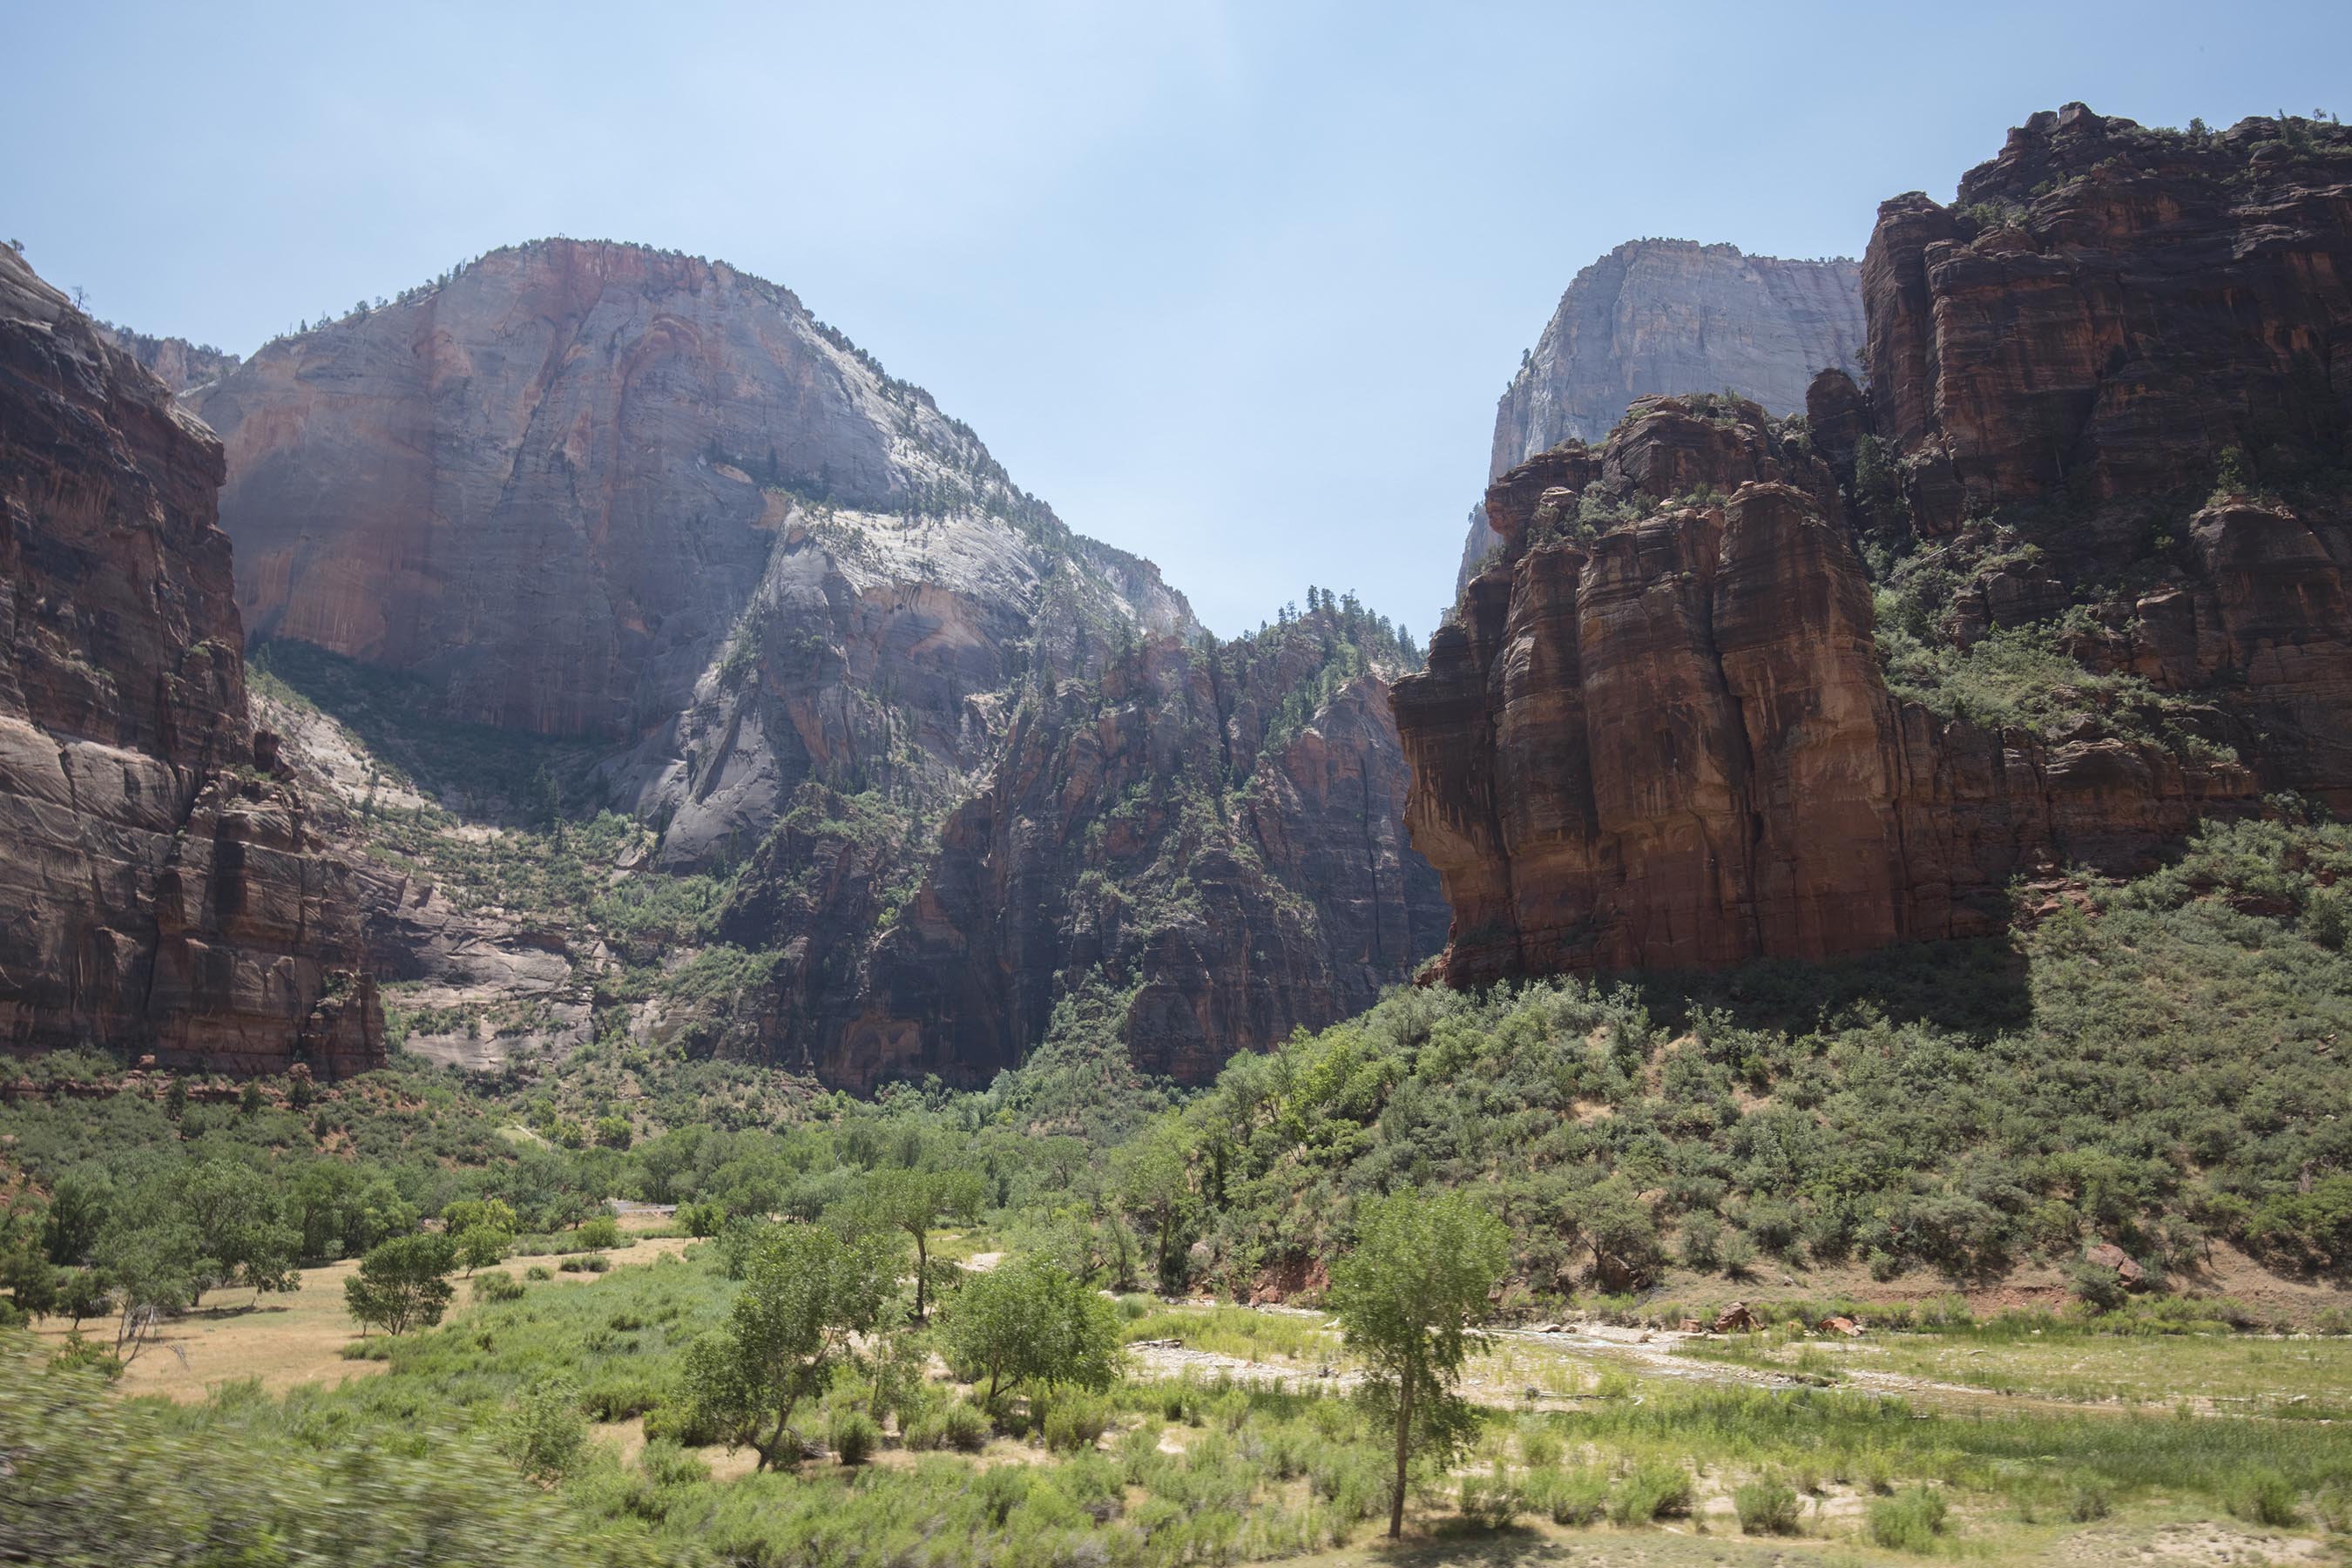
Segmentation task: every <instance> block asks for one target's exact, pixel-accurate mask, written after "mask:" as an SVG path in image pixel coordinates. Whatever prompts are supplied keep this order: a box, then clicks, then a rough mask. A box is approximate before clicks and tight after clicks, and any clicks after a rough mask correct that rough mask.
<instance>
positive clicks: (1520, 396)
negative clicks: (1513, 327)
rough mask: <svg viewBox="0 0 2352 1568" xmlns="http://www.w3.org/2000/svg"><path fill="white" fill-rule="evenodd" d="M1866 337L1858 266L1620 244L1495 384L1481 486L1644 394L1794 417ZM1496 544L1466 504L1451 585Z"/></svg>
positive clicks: (1591, 428)
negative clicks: (1817, 383) (1819, 377)
mask: <svg viewBox="0 0 2352 1568" xmlns="http://www.w3.org/2000/svg"><path fill="white" fill-rule="evenodd" d="M1863 331H1864V328H1863V312H1862V268H1861V267H1860V266H1859V265H1858V264H1857V263H1855V262H1853V261H1851V260H1847V259H1844V258H1838V259H1833V260H1826V261H1790V260H1783V259H1782V258H1779V257H1774V256H1748V255H1743V254H1742V253H1741V252H1740V250H1739V248H1738V247H1737V246H1731V245H1696V244H1693V243H1692V242H1691V241H1689V240H1686V239H1638V240H1632V241H1629V242H1628V243H1626V244H1624V245H1621V246H1619V247H1617V248H1616V249H1614V250H1612V251H1611V252H1610V253H1609V254H1608V255H1606V256H1604V257H1602V258H1601V259H1599V260H1598V261H1595V262H1594V263H1592V265H1591V266H1590V267H1587V268H1584V269H1583V270H1582V271H1580V272H1579V273H1578V274H1577V275H1576V277H1575V279H1574V280H1573V281H1571V282H1570V284H1569V286H1568V290H1567V292H1566V293H1564V294H1562V295H1561V296H1560V299H1559V306H1558V307H1557V308H1556V309H1554V310H1553V311H1552V314H1551V319H1550V320H1549V321H1546V322H1545V323H1544V329H1543V333H1542V335H1541V336H1539V337H1538V339H1537V340H1536V345H1535V347H1534V349H1533V350H1531V351H1530V352H1529V353H1528V355H1527V356H1526V358H1525V359H1524V360H1523V361H1522V362H1521V363H1520V365H1519V369H1518V374H1517V375H1515V376H1513V377H1512V378H1511V384H1510V385H1509V386H1508V387H1507V388H1506V389H1505V390H1504V393H1503V396H1502V399H1501V401H1500V402H1499V403H1498V404H1497V405H1496V409H1495V443H1494V456H1493V458H1492V461H1491V464H1490V466H1489V468H1488V469H1487V478H1489V479H1499V478H1501V477H1502V475H1503V474H1504V472H1505V471H1506V470H1507V469H1510V468H1517V466H1518V465H1519V464H1521V463H1524V462H1526V461H1527V460H1528V458H1532V457H1534V456H1535V455H1536V454H1537V453H1538V452H1548V451H1549V450H1550V449H1551V448H1552V447H1557V446H1559V444H1560V443H1561V442H1563V441H1586V442H1598V441H1599V440H1600V439H1601V437H1604V436H1606V435H1608V434H1609V431H1610V429H1611V427H1612V426H1614V425H1615V424H1616V423H1617V421H1618V420H1619V419H1621V418H1622V417H1623V416H1624V413H1625V410H1626V409H1628V408H1630V407H1632V406H1633V403H1634V402H1635V400H1636V399H1639V398H1643V397H1654V396H1662V395H1664V396H1673V395H1678V394H1684V393H1698V392H1705V393H1717V392H1728V393H1731V394H1733V395H1737V396H1740V397H1746V398H1750V399H1753V400H1754V401H1755V402H1757V403H1759V404H1761V405H1763V406H1764V407H1765V409H1766V410H1767V411H1769V412H1770V413H1772V414H1776V415H1789V414H1796V413H1800V412H1801V411H1802V410H1803V408H1804V406H1805V387H1806V384H1808V383H1809V382H1811V380H1812V377H1813V373H1814V372H1816V371H1820V370H1826V369H1828V368H1830V367H1832V366H1839V367H1844V366H1848V365H1851V364H1853V363H1856V362H1857V361H1858V359H1859V357H1860V355H1861V353H1862V344H1863ZM1501 544H1502V537H1501V536H1500V535H1499V534H1497V533H1496V532H1495V531H1494V530H1493V528H1492V527H1490V526H1489V525H1488V523H1487V521H1486V514H1485V510H1484V508H1483V507H1482V508H1479V509H1477V510H1473V511H1472V513H1471V516H1470V537H1469V540H1468V542H1467V543H1465V546H1464V547H1463V552H1462V567H1461V572H1460V574H1459V578H1458V580H1457V583H1456V587H1457V589H1458V588H1459V586H1460V584H1462V583H1466V582H1468V581H1469V579H1470V577H1471V575H1472V574H1474V573H1475V572H1476V571H1477V569H1478V566H1479V563H1481V562H1483V561H1484V560H1485V559H1486V556H1487V555H1489V554H1490V553H1492V552H1494V551H1495V550H1496V549H1497V548H1498V547H1500V545H1501Z"/></svg>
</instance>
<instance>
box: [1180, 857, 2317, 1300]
mask: <svg viewBox="0 0 2352 1568" xmlns="http://www.w3.org/2000/svg"><path fill="white" fill-rule="evenodd" d="M2347 874H2352V830H2347V828H2346V827H2344V826H2341V825H2339V824H2334V823H2310V822H2294V823H2287V822H2241V823H2234V824H2230V825H2227V826H2217V827H2213V828H2210V829H2208V830H2207V831H2205V832H2204V833H2203V834H2201V835H2200V836H2199V837H2197V839H2196V840H2195V841H2194V842H2193V843H2192V844H2191V845H2190V846H2189V847H2188V849H2187V851H2186V852H2185V853H2184V854H2183V855H2182V856H2181V857H2180V858H2179V860H2178V861H2177V862H2175V863H2174V864H2172V865H2169V866H2168V867H2167V868H2164V869H2162V870H2160V871H2157V872H2154V873H2151V874H2149V875H2147V876H2145V877H2142V878H2140V879H2136V880H2132V881H2127V882H2113V881H2106V880H2102V879H2095V878H2094V879H2086V880H2083V881H2079V882H2075V883H2072V884H2069V885H2068V886H2067V887H2066V888H2064V889H2050V890H2047V891H2045V892H2044V893H2041V894H2035V895H2032V906H2031V907H2032V909H2033V910H2037V911H2039V917H2038V921H2037V923H2034V924H2032V926H2031V928H2030V929H2027V930H2024V931H2020V932H2018V933H2017V934H2016V935H2015V936H2014V937H2013V938H2011V939H2002V940H1994V939H1988V940H1986V941H1983V942H1973V943H1966V944H1943V945H1937V946H1922V947H1906V948H1898V949H1895V950H1891V951H1890V952H1885V953H1882V954H1879V955H1877V956H1876V957H1874V958H1873V959H1871V960H1869V961H1866V962H1862V963H1852V964H1845V965H1831V966H1819V965H1810V964H1795V963H1780V964H1752V965H1748V966H1747V967H1744V968H1740V969H1736V970H1732V971H1728V972H1727V973H1723V974H1720V975H1717V976H1713V977H1692V976H1689V975H1681V976H1675V975H1663V974H1661V975H1651V976H1636V977H1633V978H1632V979H1629V980H1628V981H1626V982H1624V983H1621V984H1604V983H1600V982H1589V981H1580V980H1575V979H1556V980H1546V981H1536V982H1529V983H1528V984H1524V985H1519V986H1512V985H1498V986H1496V987H1494V988H1493V989H1492V990H1490V991H1488V992H1486V993H1483V994H1471V993H1464V992H1455V991H1451V990H1445V989H1440V988H1423V989H1418V990H1412V991H1407V992H1401V993H1399V994H1395V995H1392V996H1391V997H1389V998H1388V999H1386V1000H1384V1001H1383V1002H1382V1003H1381V1005H1379V1006H1378V1007H1376V1008H1374V1009H1372V1010H1371V1011H1370V1013H1368V1014H1366V1015H1365V1016H1362V1017H1360V1018H1358V1019H1354V1020H1350V1021H1349V1022H1348V1023H1346V1024H1342V1025H1339V1026H1335V1027H1333V1028H1330V1029H1328V1030H1325V1031H1323V1032H1322V1033H1320V1034H1318V1035H1316V1036H1314V1037H1309V1038H1303V1039H1300V1040H1298V1041H1296V1042H1294V1043H1292V1044H1290V1045H1287V1046H1286V1047H1282V1048H1281V1049H1280V1050H1278V1051H1276V1052H1275V1053H1273V1054H1271V1055H1269V1056H1266V1057H1263V1058H1256V1057H1253V1058H1240V1059H1237V1060H1235V1061H1234V1063H1232V1064H1231V1065H1230V1066H1228V1067H1227V1068H1226V1069H1225V1071H1224V1073H1223V1076H1222V1078H1221V1079H1219V1081H1218V1084H1217V1086H1216V1088H1215V1089H1214V1090H1213V1091H1212V1092H1211V1093H1210V1094H1209V1095H1208V1096H1206V1097H1205V1098H1204V1099H1202V1100H1198V1101H1196V1102H1194V1103H1193V1104H1192V1105H1190V1106H1188V1107H1186V1108H1184V1109H1182V1110H1181V1111H1175V1112H1170V1113H1168V1116H1167V1121H1166V1126H1165V1128H1164V1131H1163V1133H1162V1135H1164V1136H1168V1137H1171V1138H1174V1139H1176V1140H1177V1141H1178V1142H1179V1143H1180V1145H1181V1147H1182V1148H1183V1149H1184V1150H1185V1151H1186V1157H1187V1159H1188V1161H1189V1169H1190V1170H1191V1172H1192V1180H1193V1184H1194V1185H1193V1188H1192V1190H1193V1192H1194V1193H1195V1194H1196V1199H1195V1201H1196V1202H1197V1205H1198V1206H1197V1208H1196V1209H1195V1210H1194V1211H1193V1212H1194V1213H1195V1214H1196V1215H1197V1226H1198V1230H1197V1233H1196V1234H1197V1235H1198V1236H1199V1237H1201V1238H1202V1239H1203V1240H1205V1241H1206V1243H1207V1246H1206V1247H1202V1248H1200V1249H1197V1250H1198V1251H1200V1252H1202V1253H1205V1254H1207V1255H1208V1257H1209V1258H1210V1259H1212V1260H1213V1261H1210V1262H1208V1263H1207V1265H1206V1266H1207V1267H1212V1268H1215V1269H1216V1270H1218V1271H1219V1272H1220V1273H1221V1275H1223V1276H1224V1277H1228V1278H1235V1279H1252V1278H1255V1277H1257V1276H1258V1275H1259V1274H1260V1272H1261V1271H1263V1270H1265V1269H1267V1268H1269V1267H1271V1266H1276V1265H1284V1264H1290V1263H1295V1262H1296V1261H1297V1260H1299V1259H1303V1258H1321V1257H1328V1256H1329V1255H1330V1254H1331V1253H1332V1252H1333V1251H1334V1250H1335V1249H1337V1248H1339V1247H1344V1246H1345V1244H1346V1236H1347V1233H1346V1229H1345V1220H1344V1216H1345V1215H1347V1214H1348V1213H1349V1205H1350V1204H1351V1203H1352V1202H1353V1201H1354V1200H1356V1199H1357V1198H1360V1197H1361V1196H1363V1195H1364V1194H1373V1193H1379V1192H1383V1191H1387V1190H1390V1189H1392V1188H1396V1187H1401V1186H1415V1185H1423V1184H1441V1185H1465V1186H1472V1187H1475V1188H1477V1189H1479V1190H1480V1191H1483V1192H1486V1193H1489V1194H1492V1195H1493V1197H1494V1199H1495V1201H1496V1204H1497V1205H1499V1206H1500V1207H1501V1209H1502V1211H1503V1213H1504V1214H1505V1215H1507V1217H1508V1219H1509V1220H1510V1222H1511V1225H1512V1226H1513V1229H1514V1233H1515V1235H1516V1237H1517V1249H1518V1251H1517V1272H1518V1276H1519V1279H1520V1280H1521V1282H1522V1283H1523V1284H1524V1285H1525V1286H1526V1287H1527V1288H1528V1289H1529V1290H1531V1291H1533V1292H1536V1293H1537V1294H1538V1296H1540V1297H1555V1296H1557V1295H1559V1294H1561V1293H1565V1292H1567V1291H1569V1290H1570V1289H1593V1288H1599V1289H1604V1290H1611V1291H1625V1290H1634V1289H1643V1288H1645V1287H1647V1286H1650V1285H1652V1284H1653V1283H1654V1282H1656V1281H1657V1280H1659V1279H1661V1278H1662V1277H1663V1276H1664V1274H1665V1272H1666V1270H1667V1268H1668V1266H1669V1262H1670V1260H1672V1259H1674V1258H1680V1259H1681V1260H1683V1262H1684V1263H1685V1264H1686V1265H1687V1266H1689V1267H1692V1268H1696V1270H1698V1271H1699V1272H1701V1273H1707V1272H1714V1271H1717V1270H1720V1269H1725V1268H1730V1269H1733V1270H1735V1271H1736V1272H1748V1271H1767V1270H1769V1272H1771V1273H1773V1274H1778V1273H1780V1272H1781V1271H1783V1270H1789V1269H1794V1270H1799V1271H1804V1272H1808V1273H1810V1272H1811V1271H1815V1270H1820V1269H1822V1268H1832V1269H1834V1268H1842V1267H1845V1266H1849V1265H1853V1264H1866V1265H1867V1266H1868V1268H1869V1269H1870V1271H1871V1273H1872V1274H1873V1275H1874V1276H1875V1277H1876V1278H1878V1279H1883V1280H1891V1279H1898V1278H1899V1277H1902V1276H1905V1275H1915V1274H1922V1273H1924V1274H1925V1275H1926V1277H1927V1278H1926V1281H1925V1282H1926V1283H1928V1284H1930V1285H1932V1284H1933V1283H1934V1282H1935V1281H1936V1280H1937V1279H1946V1280H1949V1281H1952V1282H1957V1283H1962V1284H1977V1283H1981V1282H1986V1281H1991V1280H1997V1279H2000V1278H2001V1277H2003V1276H2004V1275H2006V1274H2008V1273H2009V1272H2010V1271H2011V1270H2012V1269H2014V1268H2020V1267H2022V1266H2025V1265H2027V1264H2030V1263H2036V1262H2039V1263H2043V1264H2047V1265H2049V1266H2051V1267H2053V1268H2067V1267H2069V1266H2071V1265H2073V1264H2074V1262H2075V1261H2076V1260H2077V1259H2078V1258H2081V1256H2082V1254H2083V1251H2084V1248H2085V1247H2087V1246H2089V1245H2090V1244H2093V1243H2095V1242H2099V1241H2109V1242H2114V1243H2116V1244H2119V1245H2120V1246H2121V1247H2124V1248H2125V1250H2126V1252H2127V1253H2128V1254H2129V1255H2130V1256H2132V1257H2133V1258H2137V1259H2138V1260H2139V1261H2140V1262H2141V1263H2142V1264H2144V1265H2145V1266H2146V1267H2147V1268H2148V1269H2149V1270H2150V1278H2151V1281H2152V1282H2162V1281H2165V1280H2169V1282H2170V1283H2171V1284H2173V1285H2175V1286H2178V1287H2182V1288H2192V1289H2193V1288H2203V1289H2212V1288H2214V1285H2215V1281H2216V1279H2217V1275H2215V1274H2211V1273H2209V1272H2208V1270H2209V1268H2222V1267H2224V1266H2226V1265H2227V1264H2228V1262H2229V1258H2230V1257H2231V1249H2233V1248H2234V1249H2238V1250H2240V1251H2242V1252H2244V1253H2246V1254H2250V1255H2252V1257H2253V1258H2256V1259H2259V1260H2260V1261H2261V1262H2262V1263H2263V1265H2265V1266H2266V1267H2267V1268H2270V1269H2272V1270H2274V1271H2276V1272H2278V1273H2281V1274H2284V1275H2300V1274H2305V1273H2317V1274H2318V1275H2320V1276H2322V1277H2324V1278H2326V1279H2341V1278H2342V1276H2343V1273H2344V1271H2345V1270H2346V1269H2347V1268H2352V1133H2347V1124H2346V1121H2345V1119H2344V1117H2343V1116H2342V1114H2341V1112H2342V1108H2343V1105H2344V1098H2345V1091H2346V1085H2347V1070H2346V1068H2345V1065H2344V1061H2343V1058H2342V1056H2341V1054H2340V1051H2341V1046H2342V1040H2343V1037H2344V1036H2345V1033H2346V1030H2347V1026H2352V960H2347V956H2346V953H2345V952H2344V942H2345V938H2346V934H2347V909H2348V908H2352V906H2347V900H2346V895H2345V894H2344V892H2343V891H2342V890H2340V889H2339V887H2338V883H2339V881H2340V880H2341V879H2343V878H2344V877H2345V876H2346V875H2347ZM1196 1267H1197V1265H1196ZM2114 1286H2115V1279H2114V1274H2113V1272H2112V1271H2109V1272H2108V1274H2107V1276H2106V1280H2105V1289H2113V1288H2114Z"/></svg>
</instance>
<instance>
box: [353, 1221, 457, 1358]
mask: <svg viewBox="0 0 2352 1568" xmlns="http://www.w3.org/2000/svg"><path fill="white" fill-rule="evenodd" d="M456 1267H457V1242H456V1241H455V1240H454V1239H453V1238H452V1237H448V1236H446V1235H444V1236H396V1237H393V1238H392V1239H391V1240H390V1241H387V1242H383V1243H382V1244H380V1245H379V1246H377V1247H374V1248H373V1249H372V1250H370V1252H369V1253H368V1255H367V1256H366V1257H365V1258H362V1259H360V1266H359V1270H358V1272H356V1273H354V1274H353V1275H352V1277H351V1278H350V1279H346V1280H344V1281H343V1298H344V1301H345V1305H346V1308H347V1310H349V1311H350V1312H351V1314H352V1317H354V1318H356V1319H358V1320H359V1322H360V1326H361V1327H362V1329H364V1328H366V1327H367V1326H368V1325H369V1324H373V1325H375V1326H376V1327H378V1328H380V1329H382V1330H383V1331H384V1332H386V1333H388V1334H402V1333H405V1332H407V1331H409V1330H410V1329H412V1328H426V1329H429V1328H431V1327H432V1326H433V1325H434V1324H436V1323H437V1322H439V1321H441V1314H442V1313H444V1312H446V1311H447V1310H449V1299H450V1297H452V1296H453V1295H455V1294H456V1293H457V1290H456V1288H455V1287H454V1286H452V1285H451V1284H450V1283H449V1271H450V1270H451V1269H453V1268H456Z"/></svg>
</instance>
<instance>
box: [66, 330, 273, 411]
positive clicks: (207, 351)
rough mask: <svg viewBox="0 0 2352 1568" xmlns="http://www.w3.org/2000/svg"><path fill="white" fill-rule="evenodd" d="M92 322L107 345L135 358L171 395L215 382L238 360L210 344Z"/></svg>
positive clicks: (232, 367)
mask: <svg viewBox="0 0 2352 1568" xmlns="http://www.w3.org/2000/svg"><path fill="white" fill-rule="evenodd" d="M92 325H93V326H94V327H95V328H96V330H97V332H98V335H99V336H100V338H102V339H104V340H105V341H106V342H107V343H108V344H109V345H110V346H111V347H114V348H118V349H121V351H122V352H123V353H126V354H129V355H130V356H131V358H132V359H134V360H136V361H138V362H139V363H140V365H141V367H142V368H143V369H145V370H146V371H147V372H148V373H149V374H152V375H153V376H154V378H155V379H156V380H158V381H160V382H162V383H163V384H164V386H166V387H167V388H169V389H170V390H171V391H172V392H173V394H174V395H178V394H184V393H186V392H189V391H192V390H194V388H196V387H200V386H204V385H205V384H209V383H212V382H215V381H218V380H219V379H220V378H221V377H223V376H225V375H226V374H229V372H231V371H233V370H235V369H236V367H237V365H238V364H239V363H241V362H240V361H239V360H238V359H237V357H236V355H235V354H232V353H222V352H221V351H220V350H218V349H216V348H215V347H213V346H212V345H211V344H210V343H192V342H189V341H188V340H187V339H185V338H151V337H149V336H148V335H147V334H146V333H145V332H134V331H131V329H130V328H128V327H118V326H115V325H114V324H113V323H111V322H109V321H98V322H94V323H92Z"/></svg>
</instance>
